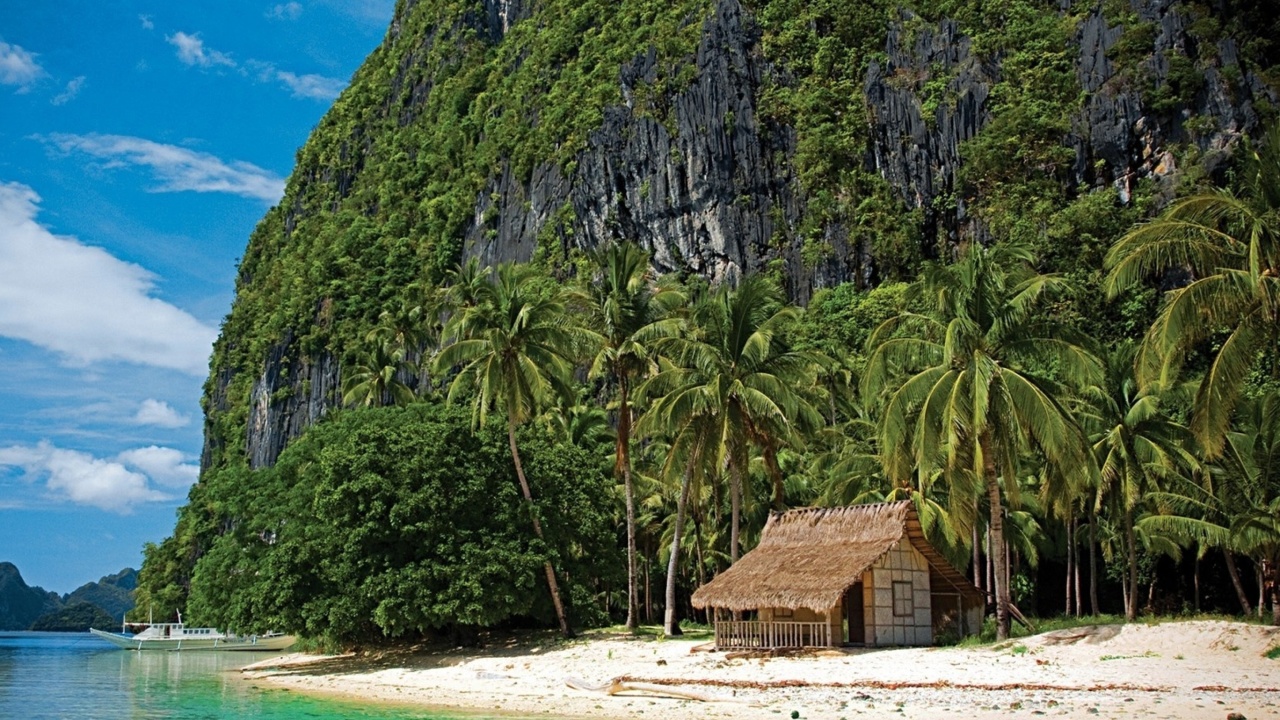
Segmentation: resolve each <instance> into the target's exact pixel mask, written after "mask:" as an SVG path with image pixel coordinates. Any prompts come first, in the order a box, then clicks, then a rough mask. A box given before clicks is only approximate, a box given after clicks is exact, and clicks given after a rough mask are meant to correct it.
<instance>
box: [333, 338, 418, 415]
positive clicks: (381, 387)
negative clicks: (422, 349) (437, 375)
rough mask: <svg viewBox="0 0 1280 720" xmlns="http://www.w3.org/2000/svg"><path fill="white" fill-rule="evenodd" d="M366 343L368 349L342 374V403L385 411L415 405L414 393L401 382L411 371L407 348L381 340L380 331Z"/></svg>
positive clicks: (391, 341)
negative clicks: (401, 377) (399, 406)
mask: <svg viewBox="0 0 1280 720" xmlns="http://www.w3.org/2000/svg"><path fill="white" fill-rule="evenodd" d="M366 341H367V349H366V350H365V351H364V352H361V353H360V354H359V355H358V356H357V358H356V360H355V362H353V363H351V364H349V365H347V366H346V368H345V369H344V371H343V375H344V376H345V378H344V380H343V382H342V403H343V404H344V405H348V406H351V405H360V406H363V407H382V406H383V405H386V404H388V403H390V404H392V405H405V404H408V403H410V402H413V390H411V389H410V388H409V386H408V385H406V384H405V383H404V382H403V381H401V380H400V376H401V375H403V374H404V373H405V372H407V371H408V370H409V369H410V367H411V366H410V363H408V362H406V360H405V357H406V348H405V347H404V345H401V344H399V343H397V342H396V341H395V340H394V339H393V338H385V337H381V336H380V335H379V330H377V329H375V330H373V331H371V332H370V333H369V337H368V338H366Z"/></svg>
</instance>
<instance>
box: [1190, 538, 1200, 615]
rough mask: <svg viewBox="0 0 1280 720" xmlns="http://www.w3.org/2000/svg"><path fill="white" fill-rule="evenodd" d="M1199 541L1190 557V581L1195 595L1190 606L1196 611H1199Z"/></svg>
mask: <svg viewBox="0 0 1280 720" xmlns="http://www.w3.org/2000/svg"><path fill="white" fill-rule="evenodd" d="M1200 552H1201V547H1200V543H1199V542H1197V543H1196V556H1195V557H1194V558H1192V559H1191V563H1192V564H1191V581H1192V583H1193V584H1194V586H1195V591H1194V592H1195V597H1194V599H1193V604H1192V607H1193V608H1195V611H1196V612H1197V613H1199V612H1200Z"/></svg>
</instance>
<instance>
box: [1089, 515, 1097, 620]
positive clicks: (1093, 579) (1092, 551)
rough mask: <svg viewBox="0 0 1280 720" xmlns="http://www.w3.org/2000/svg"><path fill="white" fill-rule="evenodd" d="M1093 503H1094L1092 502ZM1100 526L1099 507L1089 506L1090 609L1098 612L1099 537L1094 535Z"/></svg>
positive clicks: (1092, 611) (1095, 612) (1094, 612)
mask: <svg viewBox="0 0 1280 720" xmlns="http://www.w3.org/2000/svg"><path fill="white" fill-rule="evenodd" d="M1090 505H1092V503H1090ZM1097 528H1098V509H1097V508H1096V507H1092V506H1091V507H1090V508H1089V611H1090V612H1091V613H1092V614H1093V615H1094V616H1097V614H1098V539H1097V537H1095V536H1094V533H1095V531H1096V530H1097Z"/></svg>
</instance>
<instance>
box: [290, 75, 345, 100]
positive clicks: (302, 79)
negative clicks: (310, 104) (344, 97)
mask: <svg viewBox="0 0 1280 720" xmlns="http://www.w3.org/2000/svg"><path fill="white" fill-rule="evenodd" d="M276 79H277V80H279V81H280V82H282V83H284V84H285V85H287V86H288V87H289V89H290V90H292V91H293V96H294V97H302V98H311V99H312V100H332V99H334V98H336V97H338V94H339V93H341V92H342V89H343V88H345V87H346V86H347V84H346V83H345V82H343V81H342V80H339V79H337V78H331V77H324V76H323V75H295V74H293V73H291V72H287V71H284V70H280V71H277V72H276Z"/></svg>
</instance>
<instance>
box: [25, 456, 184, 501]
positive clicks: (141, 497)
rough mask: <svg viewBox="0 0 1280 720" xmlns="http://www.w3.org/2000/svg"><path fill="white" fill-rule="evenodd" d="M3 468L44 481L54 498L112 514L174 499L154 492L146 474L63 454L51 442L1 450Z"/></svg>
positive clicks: (110, 462) (117, 464)
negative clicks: (15, 469) (18, 471)
mask: <svg viewBox="0 0 1280 720" xmlns="http://www.w3.org/2000/svg"><path fill="white" fill-rule="evenodd" d="M0 466H10V467H20V468H22V469H23V470H24V471H25V472H26V473H27V476H28V478H29V479H32V480H34V479H36V478H44V479H45V487H46V488H47V489H48V491H49V494H50V495H52V496H53V497H54V498H57V499H60V500H68V501H70V502H73V503H75V504H77V505H90V506H92V507H96V508H100V509H102V510H109V511H111V512H118V513H122V514H123V513H128V512H130V511H131V510H132V509H133V507H134V506H135V505H138V504H140V503H146V502H157V501H162V500H169V499H171V498H170V496H168V495H166V494H164V493H162V492H160V491H158V490H155V489H153V488H152V487H151V486H150V485H149V484H148V482H147V476H146V475H145V474H143V473H141V472H135V471H133V470H130V469H128V468H127V467H125V466H124V464H123V463H121V462H115V461H111V460H104V459H101V458H95V457H93V456H92V455H90V454H88V453H84V452H80V451H77V450H64V449H62V448H57V447H54V446H53V445H51V444H49V443H48V442H41V443H39V444H37V445H13V446H11V447H8V448H0Z"/></svg>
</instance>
